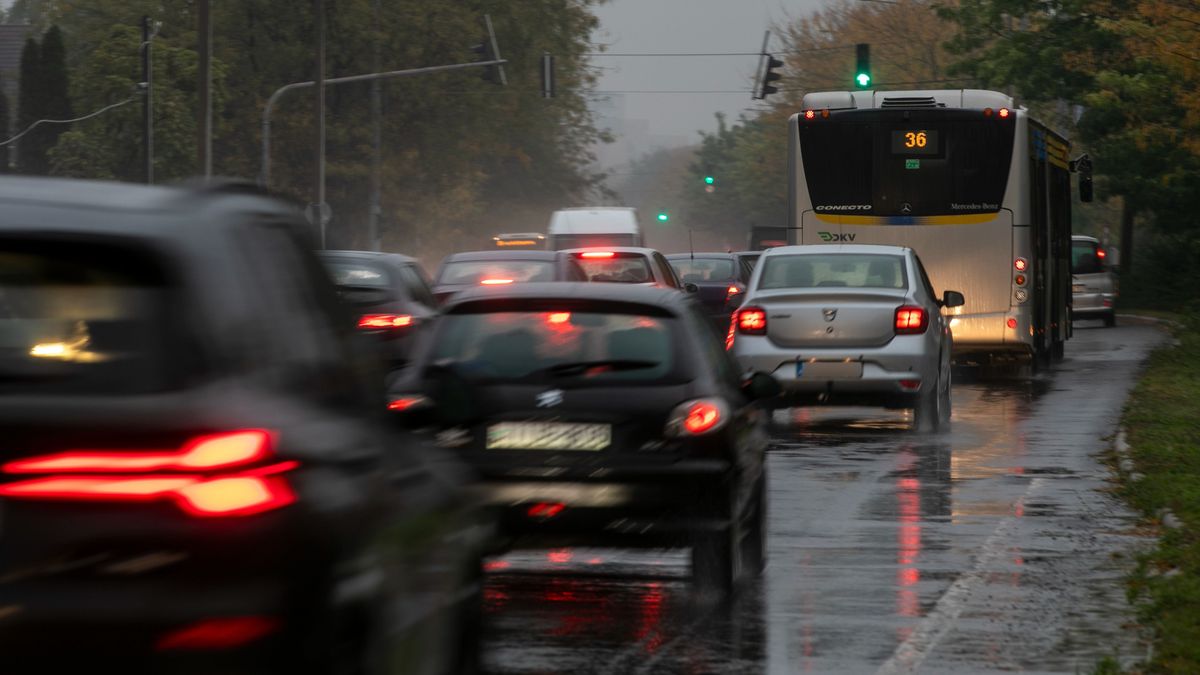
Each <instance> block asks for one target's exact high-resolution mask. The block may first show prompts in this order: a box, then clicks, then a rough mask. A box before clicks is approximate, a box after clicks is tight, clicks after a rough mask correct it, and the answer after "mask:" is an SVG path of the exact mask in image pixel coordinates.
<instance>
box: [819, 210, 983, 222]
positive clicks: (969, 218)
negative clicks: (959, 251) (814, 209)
mask: <svg viewBox="0 0 1200 675" xmlns="http://www.w3.org/2000/svg"><path fill="white" fill-rule="evenodd" d="M813 215H814V216H816V217H817V220H819V221H821V222H824V223H830V224H833V225H976V224H979V223H986V222H990V221H993V220H995V219H996V218H997V217H998V216H999V215H1000V214H999V213H997V212H993V213H967V214H963V215H961V216H842V215H836V214H831V213H814V214H813Z"/></svg>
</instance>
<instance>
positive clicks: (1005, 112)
mask: <svg viewBox="0 0 1200 675" xmlns="http://www.w3.org/2000/svg"><path fill="white" fill-rule="evenodd" d="M996 114H997V115H999V117H1000V119H1002V120H1006V119H1008V116H1009V115H1010V114H1011V113H1009V110H1008V108H1001V109H1000V112H998V113H996Z"/></svg>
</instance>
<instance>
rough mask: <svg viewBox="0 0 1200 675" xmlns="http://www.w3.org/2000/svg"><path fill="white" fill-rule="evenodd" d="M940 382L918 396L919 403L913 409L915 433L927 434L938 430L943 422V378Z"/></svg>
mask: <svg viewBox="0 0 1200 675" xmlns="http://www.w3.org/2000/svg"><path fill="white" fill-rule="evenodd" d="M938 380H939V382H938V384H936V385H934V386H933V387H932V388H929V389H926V390H925V391H923V392H921V393H920V394H918V395H917V402H916V405H915V406H914V407H913V431H916V432H918V433H923V434H927V433H933V432H935V431H937V430H938V425H939V424H940V422H941V412H940V411H939V408H940V406H941V400H942V396H941V390H942V386H941V382H940V380H941V378H938Z"/></svg>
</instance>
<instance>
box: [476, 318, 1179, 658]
mask: <svg viewBox="0 0 1200 675" xmlns="http://www.w3.org/2000/svg"><path fill="white" fill-rule="evenodd" d="M1092 325H1093V324H1091V323H1084V324H1081V325H1080V326H1079V327H1077V328H1076V332H1075V337H1074V339H1072V340H1071V341H1070V342H1069V343H1068V344H1067V357H1066V359H1065V360H1064V361H1062V362H1061V363H1059V364H1056V365H1055V367H1054V368H1053V369H1052V371H1051V372H1049V373H1044V374H1041V375H1039V376H1037V377H1036V378H1033V379H1012V380H1003V381H997V380H986V381H965V380H964V379H963V378H960V379H959V380H958V381H957V382H956V384H955V388H954V418H953V428H952V430H951V431H950V432H949V433H945V434H942V435H938V436H921V435H915V434H913V433H911V432H910V431H909V430H908V428H907V424H908V420H907V419H906V414H905V413H903V412H889V411H875V410H871V409H821V410H813V409H793V410H786V411H779V412H778V413H777V414H776V417H775V423H776V424H775V430H774V443H773V445H772V447H771V449H770V450H769V451H768V471H769V472H770V473H769V476H770V491H769V516H768V539H767V546H768V555H769V562H768V565H767V569H766V572H765V573H764V576H763V578H762V579H761V580H759V581H757V582H754V583H752V584H748V585H747V586H746V587H744V588H742V589H741V590H740V592H739V593H737V594H736V595H734V596H733V597H732V598H722V597H719V596H710V595H708V594H703V593H699V592H697V591H695V590H693V587H692V585H691V583H690V581H689V579H688V575H689V573H690V570H689V563H688V557H687V554H686V551H663V552H653V551H651V552H646V551H614V550H601V549H559V550H553V551H540V552H538V551H522V552H517V553H512V554H509V555H507V556H504V557H501V558H497V559H493V560H491V561H489V563H488V565H487V567H488V580H487V585H486V589H485V594H486V619H485V620H486V645H485V649H486V652H485V665H486V667H487V669H488V671H489V672H492V673H592V672H603V673H610V672H612V673H626V672H631V673H636V672H640V673H772V674H776V673H778V674H786V673H808V672H813V673H880V674H883V673H908V672H922V673H962V672H973V673H974V672H989V671H996V672H1000V671H1014V670H1015V671H1021V672H1027V673H1030V672H1054V673H1074V672H1087V671H1090V670H1091V669H1092V667H1093V666H1094V665H1095V664H1096V662H1097V661H1098V660H1099V659H1101V658H1103V657H1105V656H1116V657H1117V658H1118V659H1121V660H1123V661H1130V660H1135V659H1136V658H1138V657H1139V656H1141V655H1143V654H1142V653H1141V650H1143V649H1144V648H1143V647H1141V646H1140V645H1139V643H1138V641H1137V639H1136V636H1135V635H1133V634H1131V632H1130V631H1129V630H1128V629H1126V628H1123V627H1122V626H1123V624H1126V622H1127V621H1128V620H1129V619H1130V616H1129V610H1128V608H1127V606H1126V604H1125V600H1124V589H1123V586H1122V583H1121V576H1122V575H1123V574H1124V572H1125V570H1126V569H1127V566H1128V565H1129V564H1130V553H1131V552H1132V551H1133V550H1134V549H1136V548H1137V547H1138V546H1141V545H1144V544H1145V543H1146V542H1145V540H1144V539H1142V538H1141V537H1138V536H1136V535H1135V533H1134V531H1133V530H1134V524H1135V521H1134V516H1133V514H1132V513H1130V512H1129V511H1127V510H1126V509H1125V508H1124V507H1123V506H1121V505H1120V504H1119V503H1118V502H1117V501H1116V500H1115V499H1114V498H1113V497H1112V496H1111V495H1109V494H1108V493H1107V491H1106V489H1105V488H1106V487H1107V486H1106V480H1107V475H1108V470H1107V468H1106V467H1105V466H1104V465H1103V464H1102V463H1101V460H1100V458H1099V455H1100V453H1102V452H1103V451H1105V450H1106V449H1107V448H1109V447H1110V446H1111V440H1110V439H1111V436H1112V434H1113V433H1114V432H1115V430H1116V424H1117V420H1118V418H1119V414H1120V410H1121V406H1122V404H1123V402H1124V400H1125V397H1126V395H1127V393H1128V391H1129V389H1130V387H1131V386H1132V384H1133V383H1134V380H1135V377H1136V374H1137V371H1138V368H1139V365H1140V363H1141V362H1142V360H1143V359H1144V358H1145V356H1146V355H1147V354H1148V353H1149V351H1150V350H1151V349H1152V348H1153V347H1154V346H1156V345H1157V344H1159V343H1160V342H1161V341H1162V340H1164V339H1165V338H1164V335H1163V333H1162V332H1160V331H1158V330H1156V329H1154V328H1151V327H1147V326H1132V325H1131V326H1119V327H1117V328H1115V329H1103V328H1098V326H1099V325H1100V324H1099V323H1098V322H1096V323H1095V324H1094V325H1095V326H1097V327H1096V328H1093V327H1091V326H1092Z"/></svg>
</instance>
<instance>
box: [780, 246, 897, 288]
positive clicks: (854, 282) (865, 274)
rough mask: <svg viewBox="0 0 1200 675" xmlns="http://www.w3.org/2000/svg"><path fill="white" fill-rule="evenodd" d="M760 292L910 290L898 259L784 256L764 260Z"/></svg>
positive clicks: (839, 255) (891, 257) (857, 255)
mask: <svg viewBox="0 0 1200 675" xmlns="http://www.w3.org/2000/svg"><path fill="white" fill-rule="evenodd" d="M764 264H765V267H763V271H762V277H761V279H760V280H759V282H758V287H759V288H761V289H772V288H836V287H846V288H907V287H908V284H907V282H906V281H905V275H904V259H903V258H902V257H900V256H897V255H877V254H849V253H839V254H833V255H821V254H808V255H783V256H772V257H769V258H765V263H764Z"/></svg>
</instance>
